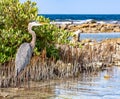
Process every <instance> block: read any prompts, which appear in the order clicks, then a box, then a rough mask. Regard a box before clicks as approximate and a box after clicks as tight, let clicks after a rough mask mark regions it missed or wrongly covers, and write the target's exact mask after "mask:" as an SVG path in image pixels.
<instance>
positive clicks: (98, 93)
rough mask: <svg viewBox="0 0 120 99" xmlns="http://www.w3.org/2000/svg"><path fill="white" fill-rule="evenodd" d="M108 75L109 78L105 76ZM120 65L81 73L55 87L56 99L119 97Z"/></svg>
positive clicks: (108, 98)
mask: <svg viewBox="0 0 120 99" xmlns="http://www.w3.org/2000/svg"><path fill="white" fill-rule="evenodd" d="M105 75H109V78H105ZM119 75H120V67H109V68H107V69H106V70H105V71H103V72H99V73H83V74H82V75H81V77H80V78H78V79H72V80H68V81H66V82H64V83H62V84H60V85H57V86H56V88H55V92H56V99H58V98H59V99H62V98H63V97H65V98H66V97H70V98H72V99H78V98H79V99H80V98H81V99H88V98H91V99H101V98H103V99H117V98H120V91H119V90H120V76H119Z"/></svg>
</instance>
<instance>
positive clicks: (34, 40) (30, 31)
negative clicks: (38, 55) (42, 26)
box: [28, 27, 36, 49]
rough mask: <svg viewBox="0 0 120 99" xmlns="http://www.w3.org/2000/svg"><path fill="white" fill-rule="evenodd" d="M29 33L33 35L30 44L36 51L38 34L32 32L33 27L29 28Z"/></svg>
mask: <svg viewBox="0 0 120 99" xmlns="http://www.w3.org/2000/svg"><path fill="white" fill-rule="evenodd" d="M28 32H29V33H30V34H31V35H32V41H31V42H30V44H31V46H32V48H33V49H34V47H35V42H36V34H35V32H34V31H33V30H32V27H28Z"/></svg>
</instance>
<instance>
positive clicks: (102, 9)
mask: <svg viewBox="0 0 120 99" xmlns="http://www.w3.org/2000/svg"><path fill="white" fill-rule="evenodd" d="M20 1H21V2H24V1H26V0H20ZM31 1H35V2H37V6H38V9H39V14H120V0H31Z"/></svg>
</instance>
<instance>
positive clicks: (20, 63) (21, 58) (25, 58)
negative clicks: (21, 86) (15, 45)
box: [15, 21, 43, 77]
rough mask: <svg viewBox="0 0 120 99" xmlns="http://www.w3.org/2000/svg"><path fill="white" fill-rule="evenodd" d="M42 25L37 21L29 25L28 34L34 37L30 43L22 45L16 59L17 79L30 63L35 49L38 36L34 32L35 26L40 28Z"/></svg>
mask: <svg viewBox="0 0 120 99" xmlns="http://www.w3.org/2000/svg"><path fill="white" fill-rule="evenodd" d="M40 25H43V24H42V23H38V22H36V21H33V22H30V23H29V24H28V32H29V33H30V34H31V35H32V41H31V42H30V43H23V44H21V45H20V47H19V49H18V51H17V54H16V58H15V77H17V76H18V75H19V73H20V72H21V71H22V70H23V69H24V68H25V67H26V66H27V65H28V64H29V63H30V59H31V56H32V52H33V49H34V47H35V42H36V34H35V32H34V31H33V30H32V27H33V26H40Z"/></svg>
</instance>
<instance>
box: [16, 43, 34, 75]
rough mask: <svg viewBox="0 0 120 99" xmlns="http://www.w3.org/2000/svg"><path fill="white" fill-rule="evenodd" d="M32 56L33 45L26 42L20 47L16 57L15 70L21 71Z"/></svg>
mask: <svg viewBox="0 0 120 99" xmlns="http://www.w3.org/2000/svg"><path fill="white" fill-rule="evenodd" d="M31 56H32V47H31V45H30V44H29V43H24V44H22V45H21V46H20V48H19V49H18V52H17V54H16V59H15V69H16V70H15V71H16V72H17V73H19V72H21V70H23V69H24V68H25V67H26V66H27V65H28V64H29V62H30V59H31Z"/></svg>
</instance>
